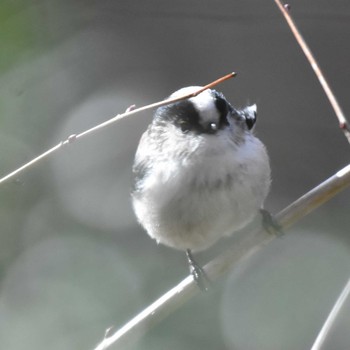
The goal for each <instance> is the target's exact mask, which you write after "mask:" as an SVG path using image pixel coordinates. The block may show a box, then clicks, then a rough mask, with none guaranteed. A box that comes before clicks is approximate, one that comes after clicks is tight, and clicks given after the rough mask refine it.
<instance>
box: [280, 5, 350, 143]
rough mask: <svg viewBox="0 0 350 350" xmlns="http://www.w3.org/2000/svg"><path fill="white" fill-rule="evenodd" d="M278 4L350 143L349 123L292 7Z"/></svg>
mask: <svg viewBox="0 0 350 350" xmlns="http://www.w3.org/2000/svg"><path fill="white" fill-rule="evenodd" d="M274 1H275V3H276V4H277V6H278V8H279V9H280V10H281V12H282V14H283V16H284V18H285V20H286V21H287V23H288V26H289V28H290V30H291V31H292V33H293V35H294V37H295V39H296V41H297V42H298V44H299V45H300V47H301V49H302V50H303V52H304V54H305V56H306V58H307V60H308V61H309V63H310V65H311V67H312V69H313V70H314V72H315V74H316V76H317V79H318V81H319V82H320V84H321V86H322V88H323V90H324V92H325V94H326V95H327V97H328V100H329V102H330V104H331V105H332V107H333V110H334V112H335V115H336V116H337V118H338V121H339V127H340V129H341V130H342V131H343V133H344V135H345V137H346V138H347V140H348V142H349V143H350V125H349V122H348V121H347V120H346V118H345V115H344V113H343V111H342V109H341V107H340V105H339V103H338V101H337V98H336V97H335V95H334V94H333V92H332V90H331V88H330V86H329V84H328V82H327V80H326V78H325V76H324V75H323V73H322V70H321V68H320V66H319V64H318V63H317V61H316V58H315V57H314V55H313V54H312V52H311V50H310V48H309V46H308V45H307V43H306V41H305V40H304V38H303V36H302V35H301V33H300V31H299V29H298V27H297V26H296V24H295V22H294V20H293V18H292V16H291V14H290V6H289V5H287V4H286V5H283V4H282V2H281V1H280V0H274Z"/></svg>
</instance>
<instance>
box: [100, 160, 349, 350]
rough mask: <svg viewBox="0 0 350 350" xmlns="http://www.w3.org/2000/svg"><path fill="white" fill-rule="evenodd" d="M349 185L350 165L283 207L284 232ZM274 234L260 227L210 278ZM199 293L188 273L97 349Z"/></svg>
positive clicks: (132, 334) (123, 341) (212, 268)
mask: <svg viewBox="0 0 350 350" xmlns="http://www.w3.org/2000/svg"><path fill="white" fill-rule="evenodd" d="M349 185H350V164H349V165H348V166H346V167H345V168H343V169H342V170H340V171H338V172H337V173H336V174H335V175H333V176H332V177H330V178H329V179H327V180H326V181H324V182H323V183H321V184H320V185H319V186H317V187H315V188H314V189H312V190H311V191H309V192H308V193H306V194H305V195H304V196H302V197H300V198H299V199H298V200H296V201H295V202H294V203H292V204H291V205H289V206H288V207H287V208H285V209H284V210H282V211H281V212H280V213H279V214H277V215H276V220H277V222H278V223H279V224H280V225H281V227H282V229H283V230H284V231H285V230H286V229H287V228H288V227H290V226H292V225H293V224H295V223H296V222H298V221H299V220H300V219H301V218H302V217H303V216H305V215H307V214H308V213H310V212H311V211H313V210H315V209H316V208H317V207H319V206H320V205H322V204H323V203H325V202H326V201H328V200H329V199H331V198H332V197H334V196H335V195H336V194H337V193H339V192H341V191H342V190H344V189H345V188H346V187H347V186H349ZM275 237H276V236H274V235H271V234H268V233H266V232H265V231H261V229H259V230H257V232H255V233H252V235H247V236H246V237H245V238H243V240H242V241H240V242H239V243H238V244H237V243H236V244H235V245H234V246H232V247H231V248H229V249H228V250H227V251H225V252H224V253H222V254H221V255H219V256H218V257H217V258H215V259H214V260H212V261H211V262H209V263H208V264H207V265H206V266H205V267H204V269H205V271H206V273H207V275H208V277H209V278H210V280H211V281H214V280H215V279H217V278H218V277H219V276H221V275H222V274H224V273H226V272H227V271H231V270H232V269H233V268H235V267H236V266H237V265H238V264H239V263H241V261H242V260H243V259H247V258H248V257H249V256H251V255H252V254H253V253H255V252H256V251H257V250H259V249H260V248H261V247H263V246H265V245H266V244H267V243H269V242H270V241H272V240H273V239H274V238H275ZM199 292H200V291H199V289H198V287H197V286H196V284H195V283H194V281H193V278H192V276H188V277H187V278H185V279H184V280H183V281H181V282H180V283H179V284H178V285H177V286H175V287H174V288H173V289H171V290H170V291H168V292H167V293H165V294H164V295H163V296H162V297H160V298H159V299H158V300H156V301H155V302H154V303H153V304H151V305H150V306H148V307H147V308H146V309H144V310H143V311H142V312H141V313H139V314H138V315H137V316H136V317H134V318H133V319H132V320H131V321H129V322H128V323H127V324H125V325H124V326H123V327H122V328H120V329H119V330H118V331H116V332H115V333H114V334H112V335H110V334H107V335H106V336H105V338H104V339H103V341H102V342H101V343H100V344H99V345H98V346H97V347H96V348H95V350H105V349H109V350H112V349H120V348H122V346H125V345H127V344H129V343H131V342H133V341H135V340H137V339H138V338H139V337H140V336H142V335H143V334H144V333H145V332H146V331H147V330H149V329H150V328H151V327H153V326H154V325H156V324H157V323H159V322H160V321H161V320H163V319H164V318H166V317H167V316H168V315H169V314H171V313H172V312H173V311H174V310H176V309H178V308H179V307H181V306H182V305H183V304H185V303H186V302H187V301H188V300H189V299H190V298H192V297H193V296H194V295H196V294H198V293H199Z"/></svg>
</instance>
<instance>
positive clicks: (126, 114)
mask: <svg viewBox="0 0 350 350" xmlns="http://www.w3.org/2000/svg"><path fill="white" fill-rule="evenodd" d="M236 75H237V74H236V73H234V72H232V73H229V74H226V75H224V76H223V77H221V78H219V79H217V80H214V81H213V82H211V83H209V84H207V85H205V86H203V87H201V88H200V89H198V90H196V91H194V92H192V93H190V94H186V95H183V96H179V97H176V98H170V99H166V100H163V101H160V102H155V103H152V104H149V105H147V106H143V107H140V108H134V106H132V107H130V108H128V109H127V110H126V111H125V112H124V113H122V114H118V115H116V116H115V117H113V118H111V119H109V120H107V121H105V122H103V123H101V124H99V125H96V126H94V127H92V128H90V129H88V130H85V131H83V132H81V133H80V134H72V135H70V136H69V137H68V138H67V139H66V140H64V141H61V142H60V143H59V144H57V145H56V146H54V147H52V148H50V149H49V150H47V151H46V152H44V153H42V154H41V155H39V156H38V157H36V158H34V159H32V160H31V161H29V162H28V163H26V164H24V165H22V166H21V167H19V168H18V169H16V170H14V171H13V172H11V173H9V174H7V175H6V176H4V177H2V178H1V179H0V184H2V183H4V182H5V181H7V180H9V179H11V178H13V177H14V176H16V175H18V174H19V173H21V172H22V171H24V170H25V169H27V168H29V167H30V166H32V165H34V164H36V163H38V162H39V161H40V160H42V159H45V158H47V157H48V156H49V155H50V154H52V153H54V152H56V151H58V150H59V149H61V148H62V147H63V146H66V145H68V144H71V143H73V142H74V141H76V140H77V139H80V138H82V137H84V136H87V135H89V134H92V133H93V132H95V131H97V130H100V129H102V128H104V127H106V126H108V125H110V124H112V123H114V122H116V121H118V120H121V119H124V118H126V117H129V116H130V115H133V114H136V113H140V112H143V111H146V110H149V109H153V108H157V107H160V106H164V105H167V104H170V103H175V102H179V101H182V100H186V99H188V98H191V97H195V96H197V95H199V94H200V93H201V92H203V91H204V90H207V89H211V88H212V87H214V86H216V85H218V84H220V83H222V82H224V81H225V80H228V79H230V78H233V77H235V76H236Z"/></svg>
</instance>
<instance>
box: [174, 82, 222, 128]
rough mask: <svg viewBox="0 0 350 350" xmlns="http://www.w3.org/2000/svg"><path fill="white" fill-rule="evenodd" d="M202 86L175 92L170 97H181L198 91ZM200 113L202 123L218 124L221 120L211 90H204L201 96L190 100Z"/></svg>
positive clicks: (188, 87)
mask: <svg viewBox="0 0 350 350" xmlns="http://www.w3.org/2000/svg"><path fill="white" fill-rule="evenodd" d="M201 87H202V86H187V87H184V88H182V89H180V90H177V91H175V92H174V93H173V94H172V95H171V96H170V97H179V96H183V95H187V94H190V93H191V92H195V91H198V90H199V89H200V88H201ZM189 101H191V102H192V103H193V105H194V107H195V109H196V110H197V111H198V112H199V114H200V116H201V118H202V121H204V122H216V121H217V120H218V118H219V113H218V110H217V108H216V105H215V100H214V98H213V96H212V94H211V93H210V90H204V91H203V92H201V93H200V94H199V95H197V96H195V97H191V98H190V99H189Z"/></svg>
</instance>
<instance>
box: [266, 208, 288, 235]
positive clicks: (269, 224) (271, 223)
mask: <svg viewBox="0 0 350 350" xmlns="http://www.w3.org/2000/svg"><path fill="white" fill-rule="evenodd" d="M260 213H261V216H262V225H263V227H264V229H265V231H266V232H268V233H270V234H272V235H276V236H282V235H283V234H284V232H283V230H282V227H281V225H280V224H279V223H278V222H277V221H276V220H275V219H274V217H273V216H272V215H271V214H270V212H268V211H267V210H266V209H260Z"/></svg>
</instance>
